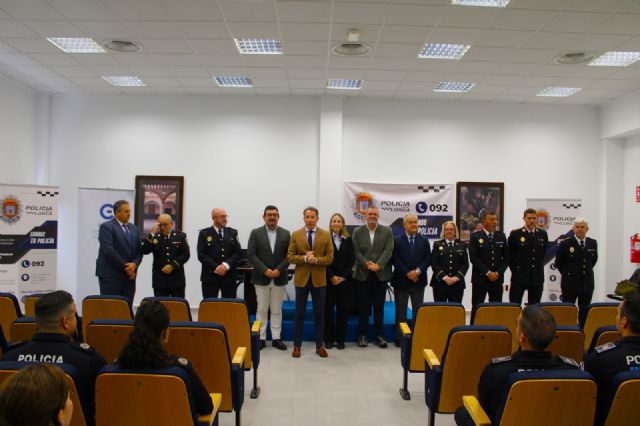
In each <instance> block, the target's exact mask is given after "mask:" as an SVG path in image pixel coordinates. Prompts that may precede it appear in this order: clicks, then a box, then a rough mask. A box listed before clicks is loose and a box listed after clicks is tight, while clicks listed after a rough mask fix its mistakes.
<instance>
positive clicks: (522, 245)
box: [508, 227, 549, 288]
mask: <svg viewBox="0 0 640 426" xmlns="http://www.w3.org/2000/svg"><path fill="white" fill-rule="evenodd" d="M508 241H509V268H510V269H511V285H519V286H521V287H524V288H529V287H538V286H541V285H542V284H543V283H544V255H545V252H546V250H547V242H548V241H549V237H548V236H547V231H545V230H544V229H538V228H535V229H534V231H533V232H529V231H528V230H527V229H526V228H524V227H523V228H518V229H514V230H513V231H511V233H510V234H509V240H508Z"/></svg>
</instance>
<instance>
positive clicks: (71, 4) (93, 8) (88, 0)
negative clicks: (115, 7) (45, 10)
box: [47, 0, 116, 21]
mask: <svg viewBox="0 0 640 426" xmlns="http://www.w3.org/2000/svg"><path fill="white" fill-rule="evenodd" d="M47 3H49V4H50V5H51V6H53V7H55V8H56V10H57V11H58V12H60V13H61V14H62V15H64V16H65V17H66V18H67V19H70V20H76V19H77V20H90V21H93V20H96V21H111V20H115V19H116V16H115V15H114V14H113V13H111V11H110V10H109V9H108V8H107V7H105V5H104V4H103V3H102V2H101V1H100V0H47Z"/></svg>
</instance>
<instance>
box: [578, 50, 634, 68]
mask: <svg viewBox="0 0 640 426" xmlns="http://www.w3.org/2000/svg"><path fill="white" fill-rule="evenodd" d="M638 59H640V52H607V53H605V54H603V55H602V56H599V57H597V58H596V59H594V60H593V61H591V62H589V65H593V66H600V67H626V66H628V65H631V64H632V63H634V62H635V61H637V60H638Z"/></svg>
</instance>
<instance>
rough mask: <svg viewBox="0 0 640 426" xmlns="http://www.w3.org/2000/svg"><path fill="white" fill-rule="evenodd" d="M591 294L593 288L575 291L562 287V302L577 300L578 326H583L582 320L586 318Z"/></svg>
mask: <svg viewBox="0 0 640 426" xmlns="http://www.w3.org/2000/svg"><path fill="white" fill-rule="evenodd" d="M592 296H593V290H584V291H576V290H569V289H566V288H562V296H561V297H562V301H563V302H564V303H576V299H577V300H578V321H580V326H581V327H584V322H585V320H586V319H587V309H588V308H589V305H590V304H591V297H592Z"/></svg>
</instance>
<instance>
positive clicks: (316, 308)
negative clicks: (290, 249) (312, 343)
mask: <svg viewBox="0 0 640 426" xmlns="http://www.w3.org/2000/svg"><path fill="white" fill-rule="evenodd" d="M326 289H327V288H326V287H314V286H313V284H311V279H309V281H308V282H307V285H306V286H304V287H298V286H296V319H295V323H294V331H293V332H294V334H293V346H302V329H303V328H304V315H305V313H306V312H307V300H308V299H309V293H311V302H312V303H313V316H314V318H315V326H316V335H315V338H316V347H320V346H322V337H323V334H324V333H323V332H324V299H325V292H326Z"/></svg>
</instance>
